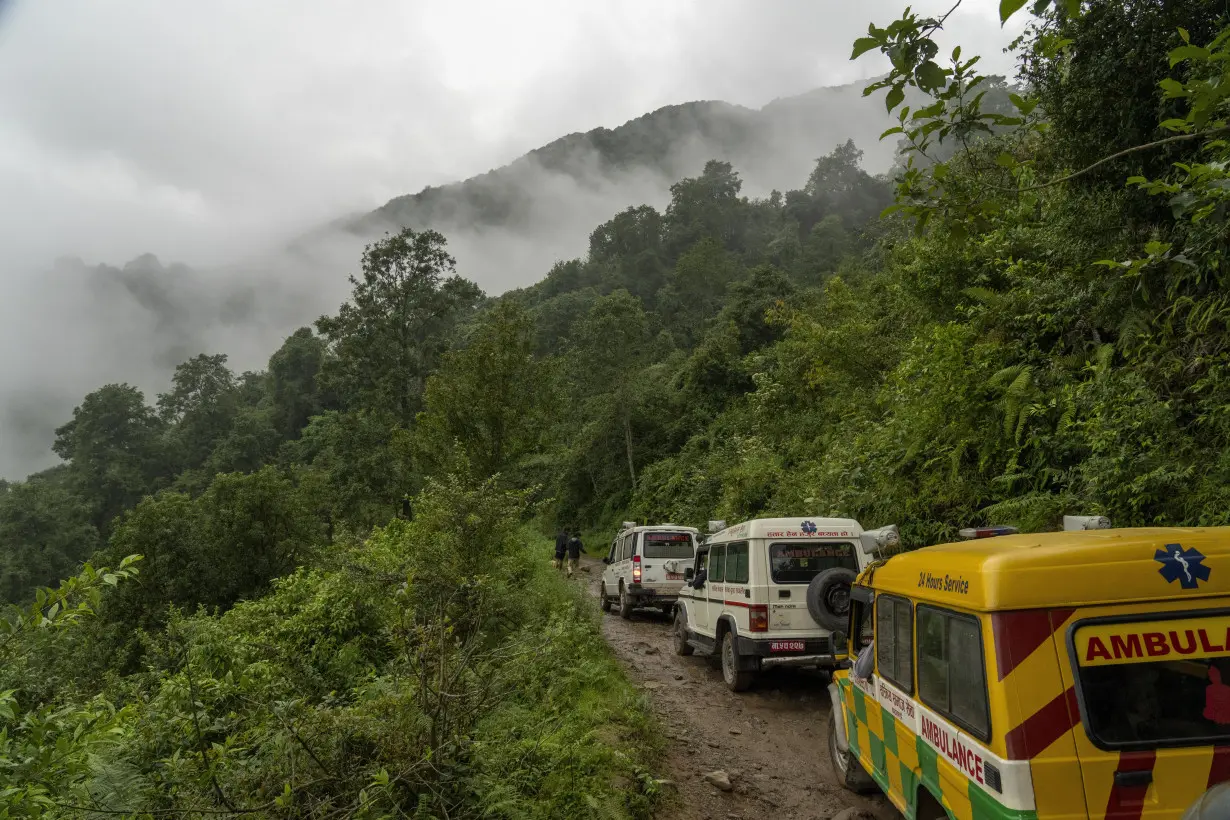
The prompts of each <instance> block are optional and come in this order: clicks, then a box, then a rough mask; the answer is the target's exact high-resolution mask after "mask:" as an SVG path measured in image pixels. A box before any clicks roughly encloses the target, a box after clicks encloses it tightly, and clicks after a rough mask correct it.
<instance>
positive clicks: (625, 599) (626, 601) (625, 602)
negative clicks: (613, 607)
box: [619, 584, 632, 621]
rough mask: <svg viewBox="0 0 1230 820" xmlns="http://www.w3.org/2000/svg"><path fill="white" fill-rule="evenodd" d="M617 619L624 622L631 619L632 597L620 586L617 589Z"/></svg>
mask: <svg viewBox="0 0 1230 820" xmlns="http://www.w3.org/2000/svg"><path fill="white" fill-rule="evenodd" d="M619 617H621V618H623V619H624V620H625V621H626V620H628V619H629V618H631V617H632V596H631V595H629V594H628V588H627V587H625V586H623V585H622V584H621V585H620V587H619Z"/></svg>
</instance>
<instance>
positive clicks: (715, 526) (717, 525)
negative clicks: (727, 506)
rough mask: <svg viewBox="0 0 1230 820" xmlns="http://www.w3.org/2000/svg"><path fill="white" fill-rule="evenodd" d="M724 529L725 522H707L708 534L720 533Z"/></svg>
mask: <svg viewBox="0 0 1230 820" xmlns="http://www.w3.org/2000/svg"><path fill="white" fill-rule="evenodd" d="M724 529H726V522H725V520H721V519H719V520H717V521H710V522H709V532H721V531H722V530H724Z"/></svg>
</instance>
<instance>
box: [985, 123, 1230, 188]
mask: <svg viewBox="0 0 1230 820" xmlns="http://www.w3.org/2000/svg"><path fill="white" fill-rule="evenodd" d="M1227 131H1230V125H1223V126H1221V127H1220V128H1212V129H1209V130H1208V131H1197V132H1195V133H1191V134H1175V135H1174V136H1173V137H1166V138H1165V139H1160V140H1154V141H1153V142H1146V143H1145V144H1143V145H1134V146H1132V147H1131V148H1124V149H1123V150H1122V151H1119V152H1117V153H1114V154H1111V155H1110V156H1108V157H1102V158H1101V159H1100V160H1098V161H1097V162H1095V163H1093V164H1092V165H1087V166H1085V167H1084V168H1082V169H1080V170H1079V171H1073V172H1072V173H1070V174H1068V175H1066V176H1062V177H1059V178H1058V179H1052V180H1050V181H1049V182H1041V183H1039V184H1037V185H1029V186H1027V187H1025V188H1004V187H1002V186H999V185H992V186H991V187H993V188H998V189H999V190H1001V191H1008V192H1010V193H1017V194H1023V193H1026V192H1028V191H1040V190H1042V189H1043V188H1050V187H1051V186H1052V185H1058V184H1059V183H1061V182H1067V181H1068V180H1070V179H1076V178H1077V177H1079V176H1081V175H1083V174H1087V173H1089V172H1090V171H1092V170H1093V169H1094V168H1097V167H1099V166H1101V165H1105V164H1106V163H1108V162H1112V161H1114V160H1117V159H1119V158H1121V157H1126V156H1128V155H1129V154H1135V153H1137V152H1138V151H1147V150H1148V149H1150V148H1157V147H1159V146H1162V145H1169V144H1170V143H1172V142H1183V141H1185V140H1191V139H1196V138H1197V137H1208V136H1212V135H1213V134H1224V133H1226V132H1227Z"/></svg>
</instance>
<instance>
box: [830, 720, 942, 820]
mask: <svg viewBox="0 0 1230 820" xmlns="http://www.w3.org/2000/svg"><path fill="white" fill-rule="evenodd" d="M841 719H842V717H841V711H840V710H836V709H834V710H830V711H829V726H828V735H829V766H830V768H831V769H832V771H833V779H834V780H836V781H837V785H838V786H841V787H842V788H843V789H849V790H850V791H852V792H854V793H855V794H869V793H871V792H874V791H875V790H876V789H877V788H879V787H878V786H876V782H875V781H874V780H872V779H871V775H869V774H867V772H866V770H864V769H863V764H862V763H859V762H858V758H857V757H855V756H854V754H853V753H852V752H851V751H850V750H849V749H846V751H844V752H843V751H841V750H840V749H839V748H838V746H837V721H839V720H841ZM919 820H921V818H920V819H919Z"/></svg>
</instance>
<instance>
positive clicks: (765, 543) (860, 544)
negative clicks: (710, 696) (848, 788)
mask: <svg viewBox="0 0 1230 820" xmlns="http://www.w3.org/2000/svg"><path fill="white" fill-rule="evenodd" d="M709 529H710V531H716V533H715V534H714V535H712V536H709V537H708V538H706V539H705V542H704V543H703V544H702V545H701V546H700V547H698V549H697V553H696V560H695V562H694V563H693V566H692V567H691V568H690V569H689V570H688V571H687V572H686V573H685V576H686V577H687V583H686V584H685V585H684V587H683V589H681V590H680V592H679V598H678V602H677V603H676V605H675V622H674V627H673V629H674V642H675V651H676V653H677V654H680V655H691V654H692V653H693V651H695V650H700V651H701V652H704V653H707V654H710V655H717V656H718V657H720V659H721V664H722V676H723V677H724V678H725V680H726V685H727V686H728V687H729V688H730V689H731V690H733V691H736V692H740V691H743V690H745V689H747V688H748V687H749V686H751V684H752V681H753V680H754V678H755V676H756V673H757V672H759V671H760V670H761V669H765V668H768V667H771V666H811V667H831V666H833V665H834V663H835V661H834V658H833V655H832V652H831V649H830V646H829V638H830V635H831V634H832V633H833V632H840V631H842V630H844V629H846V628H847V624H846V619H847V617H848V614H849V610H850V584H851V582H853V581H854V578H855V576H856V574H857V573H858V572H860V571H862V570H863V568H865V567H866V566H867V564H868V563H870V561H871V560H872V555H873V554H875V555H876V557H877V558H884V557H885V556H886V555H887V554H889V553H891V552H892V551H894V549H895V548H896V547H897V546H898V545H899V544H900V540H901V539H900V535H899V533H898V530H897V527H896V526H895V525H892V526H888V527H882V528H880V529H878V530H871V531H866V532H865V531H864V530H863V528H862V526H861V525H860V524H859V523H858V522H857V521H855V520H853V519H850V518H760V519H756V520H753V521H745V522H744V523H742V524H737V525H735V526H733V527H729V528H727V527H726V522H724V521H711V522H709Z"/></svg>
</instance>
